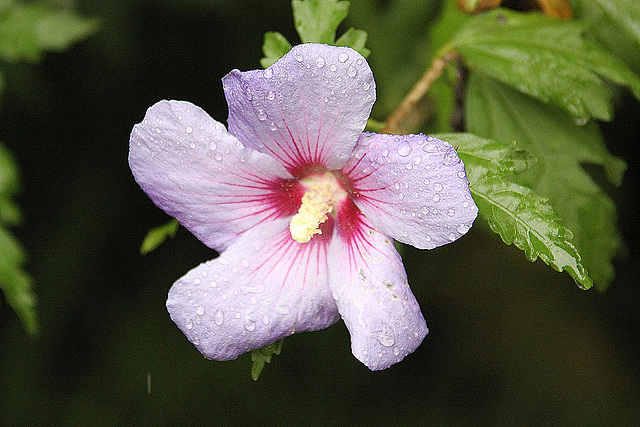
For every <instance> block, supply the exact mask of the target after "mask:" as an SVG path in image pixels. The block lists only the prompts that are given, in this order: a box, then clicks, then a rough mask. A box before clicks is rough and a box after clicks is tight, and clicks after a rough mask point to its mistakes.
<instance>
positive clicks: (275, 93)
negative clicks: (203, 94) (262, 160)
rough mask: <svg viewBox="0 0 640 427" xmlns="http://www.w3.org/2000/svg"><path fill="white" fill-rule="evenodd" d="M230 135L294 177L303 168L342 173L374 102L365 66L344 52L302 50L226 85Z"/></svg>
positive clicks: (236, 74) (317, 47)
mask: <svg viewBox="0 0 640 427" xmlns="http://www.w3.org/2000/svg"><path fill="white" fill-rule="evenodd" d="M222 82H223V86H224V91H225V95H226V97H227V102H228V104H229V132H231V134H233V135H235V136H237V137H238V139H239V140H240V141H242V143H243V144H245V145H246V146H247V147H251V148H255V149H256V150H259V151H261V152H263V153H268V154H269V155H271V156H273V157H274V158H276V159H278V161H279V162H280V163H281V164H282V165H283V166H285V167H286V168H287V170H289V172H291V173H292V174H294V175H298V174H299V172H301V169H303V168H304V167H305V166H306V167H308V166H312V165H319V166H323V167H325V168H326V169H329V170H337V169H341V168H342V167H343V166H344V165H345V164H346V162H347V160H348V159H349V156H350V154H351V152H352V150H353V147H354V145H355V143H356V141H357V139H358V137H359V135H360V133H361V132H362V130H363V129H364V127H365V125H366V123H367V118H368V117H369V113H370V112H371V107H372V106H373V102H374V100H375V82H374V80H373V74H372V73H371V69H370V68H369V65H368V64H367V62H366V60H365V59H364V58H363V57H362V56H361V55H360V54H359V53H358V52H356V51H354V50H352V49H349V48H346V47H333V46H327V45H323V44H302V45H298V46H295V47H294V48H293V49H291V51H289V53H287V54H286V55H285V56H283V57H282V58H281V59H280V60H278V61H277V62H276V63H274V64H273V65H272V66H270V67H269V68H267V69H266V70H264V71H263V70H255V71H247V72H240V71H238V70H234V71H232V72H231V73H229V74H228V75H227V76H226V77H225V78H224V79H223V80H222Z"/></svg>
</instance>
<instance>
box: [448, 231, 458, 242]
mask: <svg viewBox="0 0 640 427" xmlns="http://www.w3.org/2000/svg"><path fill="white" fill-rule="evenodd" d="M449 240H451V241H452V242H453V241H454V240H456V235H455V234H453V233H450V234H449Z"/></svg>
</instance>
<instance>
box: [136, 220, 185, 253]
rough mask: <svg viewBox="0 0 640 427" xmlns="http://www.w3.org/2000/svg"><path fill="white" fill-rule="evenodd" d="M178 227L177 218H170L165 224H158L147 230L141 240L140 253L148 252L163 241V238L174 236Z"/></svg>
mask: <svg viewBox="0 0 640 427" xmlns="http://www.w3.org/2000/svg"><path fill="white" fill-rule="evenodd" d="M178 227H180V224H179V223H178V220H176V219H172V220H171V221H169V222H167V223H166V224H162V225H159V226H157V227H154V228H152V229H151V230H149V232H148V233H147V235H146V236H145V238H144V240H143V241H142V246H140V255H146V254H148V253H149V252H151V251H153V250H155V249H156V248H157V247H158V246H160V245H161V244H162V243H164V241H165V240H167V239H169V238H171V237H174V236H175V235H176V233H177V232H178Z"/></svg>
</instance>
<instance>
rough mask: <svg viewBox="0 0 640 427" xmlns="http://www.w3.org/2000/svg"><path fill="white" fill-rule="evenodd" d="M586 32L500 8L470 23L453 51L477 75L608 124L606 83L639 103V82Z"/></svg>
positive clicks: (568, 24)
mask: <svg viewBox="0 0 640 427" xmlns="http://www.w3.org/2000/svg"><path fill="white" fill-rule="evenodd" d="M584 31H585V27H584V26H583V24H581V23H578V22H576V21H563V20H558V19H553V18H550V17H548V16H544V15H539V14H524V13H518V12H513V11H509V10H506V9H499V10H495V11H492V12H489V13H485V14H481V15H478V16H475V17H474V18H473V19H471V20H469V21H468V23H467V24H466V25H465V26H464V27H463V28H462V29H461V31H460V32H459V33H458V34H457V35H456V37H455V38H454V40H453V42H452V44H451V45H450V46H449V48H453V49H455V50H456V51H457V52H458V53H460V55H461V56H462V57H463V59H464V61H465V62H466V63H467V64H469V65H470V66H472V67H473V68H474V69H475V70H477V71H478V72H481V73H483V74H484V75H488V76H491V77H492V78H494V79H496V80H499V81H501V82H503V83H504V84H507V85H509V86H511V87H512V88H514V89H516V90H518V91H520V92H523V93H526V94H527V95H530V96H532V97H535V98H537V99H539V100H540V101H542V102H545V103H548V104H552V105H556V106H558V107H560V108H563V109H564V110H566V111H567V112H569V113H570V114H571V115H572V116H573V117H574V118H576V119H581V120H588V119H590V118H591V117H595V118H598V119H601V120H610V119H611V117H612V115H613V105H612V94H611V90H610V89H609V87H608V86H607V85H606V84H605V83H604V81H603V80H602V78H605V79H609V80H611V81H612V82H614V83H616V84H618V85H621V86H627V87H629V88H630V89H631V91H632V92H633V93H634V95H635V96H636V98H639V99H640V78H639V77H638V76H637V75H635V74H634V72H633V71H631V69H630V68H629V67H628V66H627V65H626V64H625V63H624V62H623V61H622V60H620V59H618V58H617V57H615V56H614V55H612V54H611V53H609V52H607V51H606V50H604V49H603V48H601V47H600V46H599V45H597V44H595V43H593V42H591V41H590V40H588V39H586V38H584V37H583V36H582V34H583V33H584Z"/></svg>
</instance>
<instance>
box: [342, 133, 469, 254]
mask: <svg viewBox="0 0 640 427" xmlns="http://www.w3.org/2000/svg"><path fill="white" fill-rule="evenodd" d="M343 172H344V173H345V175H347V176H348V178H349V179H350V180H351V182H352V186H353V193H354V197H353V199H354V202H355V203H356V205H357V206H358V207H359V208H360V210H361V211H362V213H363V214H364V215H365V216H366V217H367V218H368V219H369V220H370V221H371V223H372V224H373V225H374V226H375V227H376V228H377V229H378V230H380V231H381V232H382V233H384V234H386V235H388V236H391V237H393V238H394V239H396V240H399V241H401V242H403V243H408V244H410V245H413V246H415V247H417V248H420V249H432V248H435V247H437V246H441V245H444V244H447V243H450V242H452V241H454V240H456V239H457V238H459V237H460V236H462V235H463V234H465V233H466V232H467V231H468V230H469V228H470V227H471V225H472V224H473V221H474V220H475V218H476V216H477V214H478V208H477V207H476V205H475V203H474V202H473V199H472V198H471V193H470V192H469V182H468V181H467V175H466V173H465V170H464V164H463V163H462V161H461V160H460V158H459V157H458V154H457V153H456V150H455V149H454V148H453V147H452V146H451V145H449V144H448V143H447V142H444V141H441V140H439V139H436V138H432V137H429V136H425V135H405V136H394V135H379V134H366V133H365V134H363V135H362V137H361V138H360V140H359V141H358V145H357V146H356V148H355V150H354V153H353V157H352V158H351V159H350V161H349V164H348V165H347V166H345V168H344V169H343Z"/></svg>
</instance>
